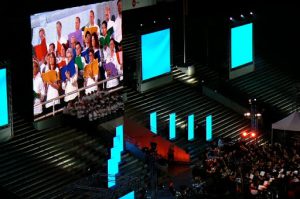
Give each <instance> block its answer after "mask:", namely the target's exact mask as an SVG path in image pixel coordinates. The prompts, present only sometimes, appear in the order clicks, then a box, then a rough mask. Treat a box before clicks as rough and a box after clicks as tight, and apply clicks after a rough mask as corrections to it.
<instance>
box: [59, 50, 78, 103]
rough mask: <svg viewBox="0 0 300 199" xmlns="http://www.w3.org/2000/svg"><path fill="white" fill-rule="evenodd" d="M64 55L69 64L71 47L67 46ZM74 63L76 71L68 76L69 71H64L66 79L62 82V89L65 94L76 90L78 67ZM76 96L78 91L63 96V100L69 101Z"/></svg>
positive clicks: (71, 52)
mask: <svg viewBox="0 0 300 199" xmlns="http://www.w3.org/2000/svg"><path fill="white" fill-rule="evenodd" d="M66 55H67V61H68V64H69V63H70V62H71V61H72V59H73V49H72V48H68V50H67V52H66ZM74 65H75V71H76V72H75V74H74V75H73V76H70V72H69V71H66V73H65V75H66V77H67V78H66V81H64V82H63V83H62V89H63V90H65V94H68V93H70V92H73V91H76V90H78V84H77V76H78V67H77V65H76V64H75V63H74ZM77 96H78V92H76V93H73V94H71V95H67V96H65V99H64V100H65V102H69V101H71V100H74V99H75V98H76V97H77Z"/></svg>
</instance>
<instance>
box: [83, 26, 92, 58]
mask: <svg viewBox="0 0 300 199" xmlns="http://www.w3.org/2000/svg"><path fill="white" fill-rule="evenodd" d="M84 45H85V48H84V50H83V51H82V53H81V56H83V57H84V58H85V62H86V63H89V62H90V58H89V50H90V49H91V47H92V36H91V33H90V32H89V31H87V32H86V33H85V40H84Z"/></svg>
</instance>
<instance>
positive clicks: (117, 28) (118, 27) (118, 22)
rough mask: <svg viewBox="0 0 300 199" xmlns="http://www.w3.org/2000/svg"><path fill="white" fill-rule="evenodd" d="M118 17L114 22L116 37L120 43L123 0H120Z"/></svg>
mask: <svg viewBox="0 0 300 199" xmlns="http://www.w3.org/2000/svg"><path fill="white" fill-rule="evenodd" d="M117 6H118V17H117V18H116V20H115V23H114V35H113V37H114V39H115V41H116V42H117V43H118V44H121V41H122V1H121V0H118V2H117ZM117 51H118V50H117Z"/></svg>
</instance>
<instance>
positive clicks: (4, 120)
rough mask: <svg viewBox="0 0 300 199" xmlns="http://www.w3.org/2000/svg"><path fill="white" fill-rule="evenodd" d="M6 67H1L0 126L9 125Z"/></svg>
mask: <svg viewBox="0 0 300 199" xmlns="http://www.w3.org/2000/svg"><path fill="white" fill-rule="evenodd" d="M7 99H8V98H7V81H6V69H5V68H4V69H0V127H1V126H6V125H8V102H7Z"/></svg>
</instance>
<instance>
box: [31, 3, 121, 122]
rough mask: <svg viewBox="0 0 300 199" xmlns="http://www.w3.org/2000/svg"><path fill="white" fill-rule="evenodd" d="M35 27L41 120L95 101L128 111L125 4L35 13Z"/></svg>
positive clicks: (36, 84)
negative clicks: (125, 97)
mask: <svg viewBox="0 0 300 199" xmlns="http://www.w3.org/2000/svg"><path fill="white" fill-rule="evenodd" d="M31 29H32V63H33V94H34V103H33V104H34V108H33V112H34V116H35V118H39V117H45V115H51V114H52V113H54V112H55V111H56V110H62V109H63V107H65V108H66V107H74V108H76V107H80V108H82V107H87V108H88V107H90V106H88V105H86V104H85V106H83V102H84V103H88V102H91V101H93V100H94V99H97V100H99V102H106V103H101V106H100V107H101V109H105V108H107V107H106V106H109V108H108V109H109V110H111V109H112V107H115V108H116V107H117V109H123V104H122V97H121V96H118V94H116V93H118V92H120V91H119V90H118V89H116V88H120V85H121V83H122V80H123V51H122V1H121V0H113V1H107V2H103V3H96V4H91V5H84V6H80V7H73V8H67V9H63V10H56V11H52V12H43V13H39V14H34V15H31ZM116 90H118V91H116ZM115 91H116V92H115ZM110 93H113V94H111V95H112V96H110V95H109V97H105V99H100V98H99V97H104V96H108V94H110ZM94 95H95V98H94V97H93V96H94ZM90 98H91V99H93V100H90ZM107 100H111V102H107ZM75 102H76V103H75ZM113 102H116V103H117V106H116V104H113ZM93 103H94V101H93ZM75 104H76V105H78V104H80V105H81V106H76V107H75V106H73V105H75ZM64 112H65V111H64ZM78 112H80V113H82V111H78ZM84 113H86V116H87V117H88V115H90V112H89V111H84ZM100 115H101V114H100ZM104 115H105V114H104ZM80 117H82V115H80Z"/></svg>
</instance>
